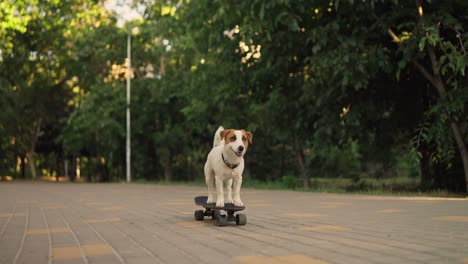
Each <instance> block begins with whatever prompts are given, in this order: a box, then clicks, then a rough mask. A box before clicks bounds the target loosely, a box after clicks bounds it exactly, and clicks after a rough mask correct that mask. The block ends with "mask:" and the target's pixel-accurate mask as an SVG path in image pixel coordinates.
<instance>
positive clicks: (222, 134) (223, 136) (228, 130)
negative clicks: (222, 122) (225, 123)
mask: <svg viewBox="0 0 468 264" xmlns="http://www.w3.org/2000/svg"><path fill="white" fill-rule="evenodd" d="M231 130H232V129H224V130H223V131H221V132H220V133H219V134H220V136H221V139H224V138H225V137H226V135H227V134H229V132H230V131H231Z"/></svg>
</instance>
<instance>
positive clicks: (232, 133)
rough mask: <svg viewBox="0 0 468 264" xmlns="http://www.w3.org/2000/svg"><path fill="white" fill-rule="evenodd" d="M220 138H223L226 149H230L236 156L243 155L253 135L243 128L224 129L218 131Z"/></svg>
mask: <svg viewBox="0 0 468 264" xmlns="http://www.w3.org/2000/svg"><path fill="white" fill-rule="evenodd" d="M220 133H221V139H224V147H225V148H226V151H232V152H233V153H234V155H236V156H237V157H242V156H244V154H245V152H247V148H248V147H249V144H251V143H252V138H253V135H252V133H250V132H249V131H245V130H244V129H241V130H235V129H225V130H223V131H221V132H220Z"/></svg>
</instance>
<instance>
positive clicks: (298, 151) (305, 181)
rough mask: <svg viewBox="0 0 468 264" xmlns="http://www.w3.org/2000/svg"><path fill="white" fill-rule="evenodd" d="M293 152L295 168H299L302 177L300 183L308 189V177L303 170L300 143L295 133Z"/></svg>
mask: <svg viewBox="0 0 468 264" xmlns="http://www.w3.org/2000/svg"><path fill="white" fill-rule="evenodd" d="M293 145H294V153H295V155H296V162H297V168H298V169H299V175H300V177H301V179H302V183H303V186H304V188H305V189H310V178H309V176H308V175H307V174H306V172H305V161H304V160H305V158H304V151H303V149H302V144H301V143H300V142H299V139H298V137H297V135H296V134H294V135H293Z"/></svg>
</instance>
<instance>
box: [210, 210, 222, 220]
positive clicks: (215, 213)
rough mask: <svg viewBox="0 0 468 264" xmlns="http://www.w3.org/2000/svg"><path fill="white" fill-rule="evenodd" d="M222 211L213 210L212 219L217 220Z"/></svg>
mask: <svg viewBox="0 0 468 264" xmlns="http://www.w3.org/2000/svg"><path fill="white" fill-rule="evenodd" d="M220 214H221V213H220V212H219V210H212V211H211V219H213V220H216V219H218V215H220Z"/></svg>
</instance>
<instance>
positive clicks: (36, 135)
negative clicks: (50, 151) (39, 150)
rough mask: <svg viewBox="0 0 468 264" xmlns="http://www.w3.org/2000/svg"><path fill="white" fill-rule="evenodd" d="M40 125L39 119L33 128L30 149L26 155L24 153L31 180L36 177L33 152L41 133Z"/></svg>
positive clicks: (40, 120)
mask: <svg viewBox="0 0 468 264" xmlns="http://www.w3.org/2000/svg"><path fill="white" fill-rule="evenodd" d="M41 124H42V119H40V118H39V120H38V121H37V123H36V127H35V128H34V130H35V131H34V133H33V134H32V139H31V149H30V151H29V152H28V153H26V157H27V158H28V164H29V169H30V170H31V177H32V178H33V179H36V177H37V174H36V164H35V161H34V151H35V149H36V143H37V139H38V138H39V134H40V133H41Z"/></svg>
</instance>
